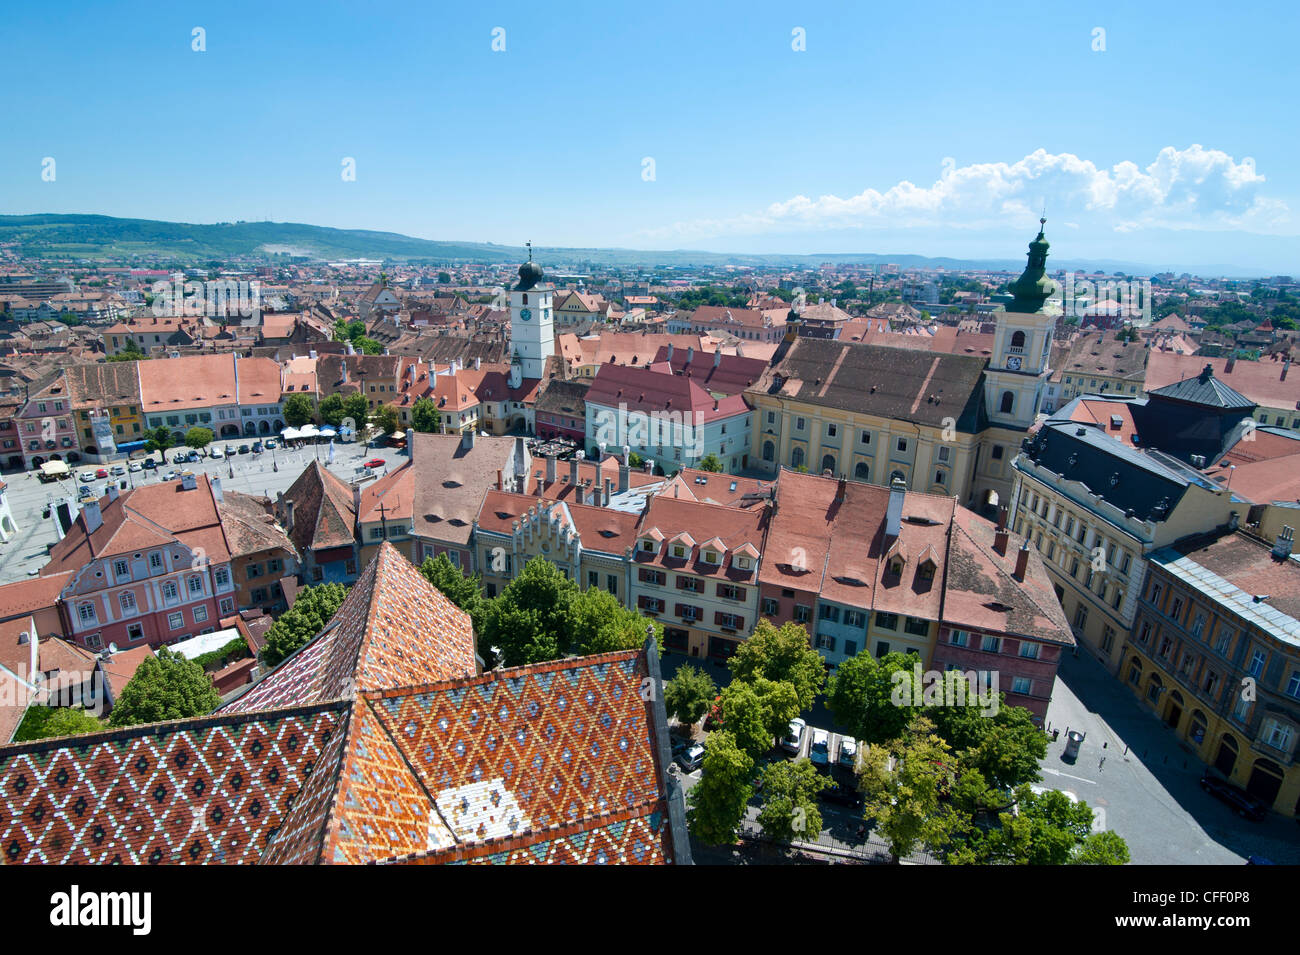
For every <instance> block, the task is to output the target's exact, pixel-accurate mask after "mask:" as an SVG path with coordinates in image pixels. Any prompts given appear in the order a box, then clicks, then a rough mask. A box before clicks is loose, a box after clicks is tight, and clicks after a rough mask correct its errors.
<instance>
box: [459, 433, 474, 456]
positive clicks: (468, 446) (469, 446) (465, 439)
mask: <svg viewBox="0 0 1300 955" xmlns="http://www.w3.org/2000/svg"><path fill="white" fill-rule="evenodd" d="M460 446H461V447H462V448H464V449H465V450H466V451H472V450H474V429H473V428H466V429H465V430H464V431H462V432H461V433H460Z"/></svg>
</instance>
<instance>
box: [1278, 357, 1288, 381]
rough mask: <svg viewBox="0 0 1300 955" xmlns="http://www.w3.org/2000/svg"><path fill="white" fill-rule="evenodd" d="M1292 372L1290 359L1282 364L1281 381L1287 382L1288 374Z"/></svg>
mask: <svg viewBox="0 0 1300 955" xmlns="http://www.w3.org/2000/svg"><path fill="white" fill-rule="evenodd" d="M1290 370H1291V359H1290V358H1288V359H1286V360H1285V361H1284V362H1282V377H1281V379H1280V380H1281V381H1286V373H1287V372H1288V371H1290Z"/></svg>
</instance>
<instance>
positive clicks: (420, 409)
mask: <svg viewBox="0 0 1300 955" xmlns="http://www.w3.org/2000/svg"><path fill="white" fill-rule="evenodd" d="M441 426H442V414H441V413H440V412H439V411H438V406H437V405H436V404H434V402H433V399H431V398H417V399H415V404H413V405H411V427H412V428H413V429H415V430H416V431H418V432H420V433H421V434H437V433H438V429H439V428H440V427H441Z"/></svg>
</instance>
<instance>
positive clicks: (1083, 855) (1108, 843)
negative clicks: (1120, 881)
mask: <svg viewBox="0 0 1300 955" xmlns="http://www.w3.org/2000/svg"><path fill="white" fill-rule="evenodd" d="M1070 862H1071V863H1072V864H1073V865H1128V863H1129V853H1128V843H1126V842H1125V841H1124V840H1123V839H1122V838H1121V837H1120V836H1119V834H1118V833H1114V832H1111V831H1110V830H1107V831H1105V832H1094V833H1093V834H1092V835H1090V836H1088V838H1086V839H1084V840H1083V842H1082V843H1080V845H1079V847H1078V848H1077V849H1076V850H1075V852H1074V856H1073V857H1072V858H1071V859H1070Z"/></svg>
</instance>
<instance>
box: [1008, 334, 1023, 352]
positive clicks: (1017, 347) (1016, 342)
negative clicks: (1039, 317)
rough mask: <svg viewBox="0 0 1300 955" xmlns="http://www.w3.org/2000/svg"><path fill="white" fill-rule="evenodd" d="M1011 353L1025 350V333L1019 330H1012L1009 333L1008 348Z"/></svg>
mask: <svg viewBox="0 0 1300 955" xmlns="http://www.w3.org/2000/svg"><path fill="white" fill-rule="evenodd" d="M1008 350H1009V351H1010V352H1011V354H1013V355H1019V354H1020V353H1021V352H1023V351H1024V350H1025V333H1024V332H1021V331H1017V332H1013V333H1012V335H1011V347H1010V348H1009V349H1008Z"/></svg>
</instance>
